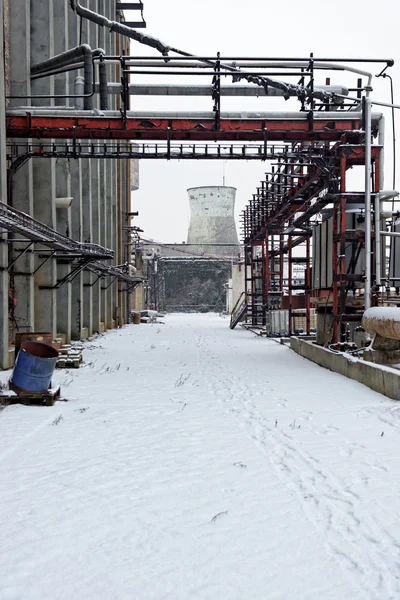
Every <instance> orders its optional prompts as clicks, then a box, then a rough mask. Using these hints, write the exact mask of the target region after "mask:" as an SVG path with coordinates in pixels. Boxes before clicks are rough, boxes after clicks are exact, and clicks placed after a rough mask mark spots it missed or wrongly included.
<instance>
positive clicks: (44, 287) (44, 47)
mask: <svg viewBox="0 0 400 600" xmlns="http://www.w3.org/2000/svg"><path fill="white" fill-rule="evenodd" d="M53 8H54V7H53V0H46V1H43V2H36V0H31V61H32V63H37V62H39V61H42V60H45V59H47V58H49V57H51V56H53V55H54V28H53V22H54V10H53ZM32 93H33V94H49V95H52V94H54V83H53V82H52V81H51V79H50V78H44V79H38V80H34V81H33V82H32ZM32 104H33V105H35V106H40V105H46V104H47V105H49V104H51V105H52V104H54V100H52V99H43V100H42V99H33V100H32ZM32 170H33V191H34V199H33V216H34V218H35V219H37V220H38V221H41V222H42V223H45V224H46V225H48V226H49V227H51V228H52V229H55V228H56V213H55V205H54V202H53V198H54V197H55V192H56V186H55V160H54V159H47V160H43V161H39V160H38V161H36V162H34V163H33V164H32ZM37 249H40V246H39V247H37ZM43 260H44V259H43V258H42V257H41V255H40V252H37V253H36V255H35V267H36V268H38V267H39V266H40V265H41V263H42V262H43ZM56 282H57V264H56V261H55V259H53V258H51V259H50V260H48V261H47V262H46V264H44V266H42V267H40V268H39V270H38V271H37V273H36V274H35V329H37V330H39V331H50V332H51V333H52V334H53V336H54V337H55V336H56V333H57V299H56V297H57V294H56V289H55V287H54V286H55V285H56Z"/></svg>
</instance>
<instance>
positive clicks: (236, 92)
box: [108, 83, 348, 102]
mask: <svg viewBox="0 0 400 600" xmlns="http://www.w3.org/2000/svg"><path fill="white" fill-rule="evenodd" d="M108 92H109V93H111V94H120V93H121V84H120V83H109V84H108ZM327 92H328V93H334V94H341V95H343V96H344V95H347V94H348V88H346V87H344V86H338V85H326V86H317V87H315V90H314V96H315V97H317V98H322V96H323V95H324V94H326V93H327ZM129 93H130V94H131V95H134V96H180V95H183V96H211V94H212V86H211V85H168V84H153V85H140V84H133V83H131V84H129ZM221 96H257V97H258V96H283V91H282V90H279V89H277V88H271V87H269V88H267V89H264V90H260V89H259V88H256V87H253V86H244V85H230V86H221ZM341 102H343V101H341Z"/></svg>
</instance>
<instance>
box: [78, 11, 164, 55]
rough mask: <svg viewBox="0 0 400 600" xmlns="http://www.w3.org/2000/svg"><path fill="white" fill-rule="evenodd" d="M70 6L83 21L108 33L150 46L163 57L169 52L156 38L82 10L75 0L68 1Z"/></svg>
mask: <svg viewBox="0 0 400 600" xmlns="http://www.w3.org/2000/svg"><path fill="white" fill-rule="evenodd" d="M70 5H71V8H72V10H74V11H75V12H76V14H77V15H79V16H80V17H82V18H84V19H88V21H92V22H93V23H96V24H97V25H100V26H101V27H107V29H109V30H110V31H116V32H117V33H120V34H121V35H124V36H126V37H129V38H131V39H132V40H135V41H137V42H140V43H141V44H145V45H146V46H150V47H151V48H155V49H156V50H158V51H159V52H161V54H162V55H163V56H166V55H167V54H168V52H169V51H170V50H171V48H170V47H169V46H167V45H166V44H164V43H163V42H161V41H160V40H158V39H157V38H153V37H152V36H150V35H146V34H143V33H139V32H138V31H135V30H134V29H132V28H131V27H128V26H127V25H124V24H123V23H118V22H117V21H110V20H109V19H107V17H104V16H103V15H99V14H98V13H95V12H93V11H92V10H89V9H88V8H84V7H83V6H81V5H80V4H79V2H78V1H77V0H70Z"/></svg>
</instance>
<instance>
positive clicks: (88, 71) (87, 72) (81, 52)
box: [31, 44, 94, 110]
mask: <svg viewBox="0 0 400 600" xmlns="http://www.w3.org/2000/svg"><path fill="white" fill-rule="evenodd" d="M82 58H83V71H84V80H85V85H84V96H85V98H84V108H85V110H91V109H92V108H93V100H92V94H93V80H94V78H93V55H92V49H91V47H90V46H89V44H82V45H81V46H77V47H76V48H72V49H71V50H67V51H66V52H62V53H61V54H57V56H53V57H52V58H49V59H47V60H45V61H43V62H41V63H37V64H35V65H33V66H32V67H31V75H40V74H46V73H47V72H48V71H54V69H57V68H59V67H65V66H67V65H71V64H74V63H77V62H78V63H80V62H81V61H82Z"/></svg>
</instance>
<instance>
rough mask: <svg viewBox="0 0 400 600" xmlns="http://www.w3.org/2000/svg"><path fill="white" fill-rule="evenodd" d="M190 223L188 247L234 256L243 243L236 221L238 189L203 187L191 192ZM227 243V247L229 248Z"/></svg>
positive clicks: (206, 252) (197, 251) (189, 191)
mask: <svg viewBox="0 0 400 600" xmlns="http://www.w3.org/2000/svg"><path fill="white" fill-rule="evenodd" d="M188 194H189V204H190V223H189V230H188V238H187V243H188V244H196V248H194V250H195V251H196V253H204V254H212V255H216V256H221V257H227V256H234V255H236V254H237V252H238V250H239V241H238V236H237V232H236V225H235V219H234V208H235V196H236V188H234V187H228V186H222V185H217V186H202V187H194V188H189V189H188ZM226 244H227V245H226Z"/></svg>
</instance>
